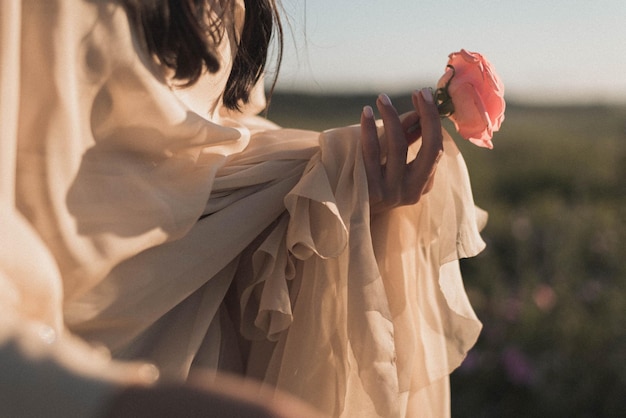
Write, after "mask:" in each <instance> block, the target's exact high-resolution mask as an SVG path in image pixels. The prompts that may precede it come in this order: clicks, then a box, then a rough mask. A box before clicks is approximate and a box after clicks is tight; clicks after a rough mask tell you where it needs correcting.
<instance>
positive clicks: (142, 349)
mask: <svg viewBox="0 0 626 418" xmlns="http://www.w3.org/2000/svg"><path fill="white" fill-rule="evenodd" d="M0 7H1V9H0V10H1V11H2V13H1V14H0V18H1V22H2V27H1V32H0V33H1V36H2V39H1V41H2V62H1V63H0V64H1V65H0V68H2V76H1V79H0V82H1V83H2V85H1V89H2V92H3V94H2V102H1V104H0V118H1V124H2V127H3V128H2V129H3V130H2V132H3V133H2V135H3V138H2V149H1V151H2V154H0V155H1V158H2V170H3V182H2V189H1V190H0V192H1V196H2V199H3V200H2V219H3V222H2V225H3V226H2V228H3V229H4V231H3V240H4V241H3V242H8V240H11V241H12V242H14V243H15V244H14V245H13V246H11V247H9V246H7V245H3V249H2V259H1V260H2V263H1V264H0V266H1V267H2V270H1V272H2V279H1V280H0V286H2V290H3V291H2V292H0V293H1V294H2V296H0V304H1V305H2V309H3V312H7V314H6V315H4V316H3V318H2V321H3V326H2V329H3V331H2V332H3V334H2V335H0V348H1V350H2V355H1V356H0V360H1V361H3V364H4V365H5V366H3V367H6V368H5V370H9V373H5V374H3V376H5V381H3V383H2V384H3V385H4V384H5V383H6V379H11V382H12V388H13V390H12V391H11V392H6V393H9V396H11V397H12V398H11V402H12V403H13V405H14V406H13V408H14V409H13V411H14V412H15V413H16V414H17V413H19V412H20V411H27V410H25V409H23V408H37V407H38V406H41V405H44V404H46V402H43V401H42V400H43V399H53V401H51V402H56V403H57V404H58V405H59V406H58V409H57V410H58V411H59V415H63V416H67V415H70V414H71V413H75V414H79V415H81V416H89V415H95V414H101V413H102V411H104V410H108V411H109V412H110V414H111V415H113V416H115V414H123V413H125V412H127V411H128V409H125V408H129V407H130V408H132V410H133V414H135V415H137V414H139V413H140V412H143V413H145V414H149V413H150V412H149V408H157V409H159V411H160V412H161V413H164V414H165V413H166V412H167V411H168V410H167V409H163V408H162V407H161V405H162V404H163V403H164V404H168V405H174V407H177V408H183V405H185V406H186V407H188V408H192V409H194V410H198V409H196V408H195V406H196V405H199V408H200V410H201V411H202V410H203V409H202V408H205V409H204V411H211V408H214V407H215V403H212V404H211V403H210V402H213V401H215V399H218V400H220V399H222V396H223V395H224V393H223V392H218V393H215V392H214V393H213V396H210V395H209V394H207V393H206V392H202V393H200V394H199V393H198V392H196V391H195V390H193V389H190V388H189V387H187V386H180V384H181V383H182V382H185V381H201V382H202V383H203V384H204V385H206V384H212V386H211V387H222V383H221V382H223V378H221V377H216V376H215V375H214V372H215V371H218V372H232V373H235V374H240V375H243V376H245V377H248V378H254V379H258V380H261V381H262V382H264V385H263V387H264V388H268V387H270V388H277V390H278V391H286V392H290V393H291V394H292V395H294V396H295V397H296V398H299V399H301V400H303V401H304V402H306V403H307V404H309V405H312V406H313V407H315V408H316V409H317V410H318V411H319V412H321V413H322V414H324V415H330V416H384V417H392V416H436V417H441V416H445V415H449V399H448V396H449V389H448V383H447V376H448V374H449V373H450V371H451V370H453V369H454V368H455V367H456V366H457V365H458V364H459V363H460V361H461V360H462V358H463V356H464V355H465V352H466V351H467V350H468V349H469V347H471V345H472V344H473V343H474V341H475V339H476V336H477V333H478V332H479V329H480V323H479V322H478V321H477V319H476V318H475V316H474V314H473V312H472V310H471V307H470V306H469V304H468V302H467V298H466V296H465V294H464V291H463V286H462V282H461V280H460V273H459V270H458V264H457V261H456V260H457V259H458V258H459V257H465V256H472V255H475V254H476V253H478V252H479V251H480V250H481V249H482V247H483V242H482V241H481V239H480V237H479V235H478V225H477V222H476V218H477V217H476V215H477V214H476V212H475V209H474V206H473V203H472V197H471V191H470V188H469V182H468V179H467V173H466V170H465V166H464V164H463V161H462V158H461V157H460V155H459V154H458V151H457V150H456V148H455V147H454V144H453V143H452V142H451V140H450V138H449V137H447V136H445V135H443V134H442V130H441V126H440V124H439V119H438V115H437V110H436V107H435V105H434V103H433V100H432V96H431V95H429V94H428V91H426V90H425V91H421V92H419V93H415V94H414V96H413V99H414V104H415V110H414V111H413V112H411V113H409V114H407V115H404V116H403V117H402V118H400V117H399V116H398V114H397V112H396V111H395V109H394V108H393V105H392V104H391V102H390V101H389V99H388V97H386V96H385V95H381V96H380V97H379V99H378V101H377V106H378V110H379V111H380V113H381V115H382V121H383V124H377V123H376V121H375V120H374V116H373V112H372V110H371V108H369V107H365V108H364V110H363V114H362V115H361V125H360V127H359V126H357V127H346V128H339V129H336V130H331V131H328V132H324V133H322V134H319V133H315V132H308V131H297V130H290V129H281V128H279V127H278V126H276V125H274V124H272V123H271V122H269V121H267V120H265V119H263V118H260V117H258V116H256V114H257V113H258V112H259V111H260V110H261V109H262V108H263V107H264V106H265V103H264V100H263V97H262V91H261V89H260V86H261V85H262V83H261V81H262V74H263V70H264V68H265V62H266V61H265V60H266V58H267V57H266V53H267V45H268V42H269V41H270V34H271V33H272V30H275V29H277V28H278V29H280V26H279V25H277V23H278V20H277V18H276V6H275V5H274V4H273V2H272V1H256V2H255V1H246V2H245V5H244V2H242V1H232V2H231V1H217V0H216V1H208V2H205V1H195V2H192V1H185V2H177V1H154V2H142V1H131V0H126V1H122V2H120V3H119V4H118V3H117V2H114V1H105V0H82V1H70V0H55V1H49V2H38V1H24V2H17V1H15V2H4V3H2V6H0ZM415 126H417V127H418V129H414V128H411V127H415ZM409 132H410V133H409ZM419 138H421V139H420V140H419V141H417V139H419ZM411 143H414V144H413V145H412V146H411V147H409V144H411ZM443 143H445V145H444V146H443V150H444V151H442V144H443ZM407 161H409V162H408V163H407ZM381 162H382V163H381ZM436 167H438V168H437V174H436V176H435V175H434V173H435V168H436ZM427 192H428V193H427ZM9 237H10V238H9ZM77 336H78V337H80V338H77ZM94 346H104V347H105V349H106V350H104V351H106V352H111V353H112V355H113V357H114V359H115V360H110V359H109V358H107V356H106V355H103V354H102V352H103V350H101V349H97V348H94ZM38 359H40V360H38ZM9 365H10V368H9ZM151 365H154V366H151ZM155 366H156V367H155ZM157 371H158V373H159V374H160V378H159V381H160V382H162V383H161V384H160V385H156V386H152V384H153V381H154V379H155V376H156V373H157ZM16 375H20V376H26V377H25V378H24V379H23V380H18V383H19V382H22V383H23V385H24V387H27V388H28V392H27V391H25V390H20V385H19V384H18V385H16V384H15V381H16V380H15V378H14V377H15V376H16ZM43 377H45V379H48V380H50V381H54V382H61V383H60V384H59V386H58V387H57V389H60V390H56V391H53V390H50V388H49V387H47V386H46V385H45V384H42V383H41V382H42V378H43ZM33 382H37V384H35V385H33ZM167 384H174V385H177V386H175V388H176V389H173V388H172V387H171V386H167ZM226 387H227V388H228V387H229V386H228V385H227V386H226ZM263 391H265V389H264V390H263ZM272 392H273V389H272ZM75 393H78V394H79V396H76V395H75ZM277 393H278V392H277ZM16 394H17V395H16ZM68 394H69V395H74V396H69V395H68ZM120 394H121V395H120ZM32 396H35V397H37V398H38V400H37V401H36V402H32V401H31V400H30V397H32ZM226 396H227V398H228V402H226V404H227V405H228V406H227V407H228V408H230V407H231V406H232V407H234V408H237V407H238V406H241V405H245V404H246V402H238V399H235V400H233V399H232V391H228V390H226ZM272 396H274V395H272ZM276 396H279V397H280V396H282V395H276ZM245 399H249V397H246V398H245ZM280 399H282V398H280ZM157 400H158V403H155V402H156V401H157ZM229 402H230V403H229ZM286 402H291V401H286ZM220 405H224V404H220ZM262 408H263V407H262ZM265 408H268V407H265ZM179 413H181V414H189V411H183V412H181V411H179ZM277 413H279V412H277ZM24 414H26V413H24Z"/></svg>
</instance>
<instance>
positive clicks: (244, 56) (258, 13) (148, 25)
mask: <svg viewBox="0 0 626 418" xmlns="http://www.w3.org/2000/svg"><path fill="white" fill-rule="evenodd" d="M215 1H217V0H215ZM120 2H121V3H122V4H123V5H124V7H125V8H126V11H127V13H128V16H129V19H130V22H131V25H133V27H134V30H135V31H136V32H137V35H138V36H139V40H140V41H141V42H142V43H143V44H144V46H145V48H147V51H148V53H149V54H150V55H152V56H153V57H154V58H155V59H156V60H157V61H158V62H159V63H161V64H163V65H165V66H167V67H168V68H171V69H172V70H174V79H176V80H180V81H181V82H182V85H183V86H190V85H192V84H194V83H195V82H196V81H197V80H198V78H199V77H200V75H201V74H202V72H203V71H204V69H205V68H206V69H207V70H208V71H209V72H212V73H214V72H216V71H218V70H219V68H220V62H219V56H218V54H217V53H216V48H217V46H218V44H219V43H220V41H221V40H222V38H223V36H224V32H225V30H226V27H225V25H226V22H225V20H226V19H225V14H226V13H232V12H233V9H234V3H233V2H234V0H220V4H222V5H223V8H224V10H223V11H222V13H221V14H216V13H215V10H211V5H210V4H209V3H210V2H208V1H207V0H120ZM245 8H246V12H245V22H244V26H243V30H242V31H241V34H240V38H239V39H238V40H237V45H238V48H237V54H236V56H235V59H234V61H233V66H232V70H231V73H230V76H229V78H228V81H227V83H226V88H225V90H224V104H225V105H226V107H228V108H230V109H239V106H240V104H241V103H247V102H248V100H249V96H250V90H251V89H252V87H254V85H255V84H256V83H257V82H258V81H259V79H260V77H261V75H262V74H263V72H264V70H265V67H266V63H267V58H268V51H269V45H270V41H271V38H272V35H273V33H274V32H276V34H277V39H278V56H277V67H278V66H280V60H281V58H282V48H283V40H282V37H283V31H282V25H281V22H280V18H279V16H278V11H277V7H276V1H275V0H245ZM233 24H234V23H233ZM277 70H278V68H277ZM275 82H276V80H275V79H274V83H275ZM272 89H273V86H272Z"/></svg>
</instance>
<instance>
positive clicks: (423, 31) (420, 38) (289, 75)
mask: <svg viewBox="0 0 626 418" xmlns="http://www.w3.org/2000/svg"><path fill="white" fill-rule="evenodd" d="M282 5H283V7H284V9H285V10H284V14H283V15H285V16H286V19H285V20H286V22H285V33H286V35H285V51H284V59H283V65H282V67H281V73H280V77H279V84H278V88H279V89H281V90H298V91H307V92H314V93H329V92H345V91H355V90H356V91H367V92H370V91H371V92H377V93H378V92H387V93H390V94H391V93H393V94H396V93H400V92H403V91H405V90H406V91H407V92H410V91H411V90H413V89H416V88H420V87H434V86H435V84H436V82H437V80H438V79H439V77H440V75H441V74H442V73H443V70H444V68H445V65H446V63H447V56H448V54H449V53H451V52H455V51H458V50H460V49H461V48H464V49H466V50H468V51H474V52H479V53H481V54H483V55H484V56H485V57H486V58H487V59H488V60H489V61H491V63H492V64H493V66H494V67H495V68H496V71H497V72H498V74H499V75H500V77H501V79H502V80H503V82H504V84H505V88H506V95H507V96H508V97H509V98H512V99H515V100H518V101H527V102H556V103H563V102H565V103H569V102H576V103H589V102H593V103H598V102H600V103H620V104H626V0H282Z"/></svg>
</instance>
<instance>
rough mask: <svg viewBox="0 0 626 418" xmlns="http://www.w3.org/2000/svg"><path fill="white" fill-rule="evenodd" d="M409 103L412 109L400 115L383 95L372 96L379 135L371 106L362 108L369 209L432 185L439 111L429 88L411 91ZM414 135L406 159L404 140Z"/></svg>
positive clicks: (403, 200) (405, 200) (413, 197)
mask: <svg viewBox="0 0 626 418" xmlns="http://www.w3.org/2000/svg"><path fill="white" fill-rule="evenodd" d="M413 103H414V107H415V111H414V112H411V113H408V114H405V115H403V117H402V120H401V118H400V117H399V116H398V113H397V111H396V109H395V108H394V106H393V105H392V103H391V100H389V97H388V96H387V95H384V94H381V95H380V96H379V97H378V100H377V101H376V106H377V108H378V110H379V112H380V114H381V117H382V120H383V124H384V127H385V135H384V136H383V137H381V138H379V137H378V131H377V127H376V121H375V119H374V114H373V111H372V108H371V107H369V106H366V107H364V108H363V112H362V114H361V142H362V148H363V160H364V163H365V170H366V174H367V179H368V188H369V192H370V206H371V209H372V212H379V211H382V210H386V209H390V208H392V207H395V206H399V205H407V204H413V203H416V202H417V201H418V200H419V199H420V198H421V196H422V195H423V194H424V193H427V192H428V191H429V190H430V189H431V188H432V185H433V179H434V173H435V170H436V167H437V162H438V161H439V158H440V157H441V155H442V153H443V137H442V133H441V122H440V119H439V113H438V111H437V106H436V105H435V103H434V99H433V96H432V93H431V92H430V90H422V91H420V92H415V93H414V94H413ZM420 136H421V137H422V144H421V147H420V151H419V152H418V154H417V156H416V158H415V159H414V160H413V161H411V162H410V163H407V152H408V147H409V144H410V143H411V142H413V141H415V140H416V139H417V138H419V137H420ZM381 154H384V156H383V155H381ZM381 157H383V158H381ZM383 160H384V163H383V162H381V161H383Z"/></svg>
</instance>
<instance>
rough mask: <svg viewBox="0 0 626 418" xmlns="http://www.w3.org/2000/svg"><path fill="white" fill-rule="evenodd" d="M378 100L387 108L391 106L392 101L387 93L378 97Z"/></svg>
mask: <svg viewBox="0 0 626 418" xmlns="http://www.w3.org/2000/svg"><path fill="white" fill-rule="evenodd" d="M378 100H380V102H381V103H382V104H383V105H385V106H391V99H390V98H389V96H387V95H386V94H385V93H381V94H380V95H379V96H378Z"/></svg>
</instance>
